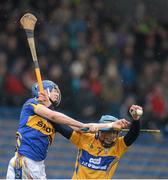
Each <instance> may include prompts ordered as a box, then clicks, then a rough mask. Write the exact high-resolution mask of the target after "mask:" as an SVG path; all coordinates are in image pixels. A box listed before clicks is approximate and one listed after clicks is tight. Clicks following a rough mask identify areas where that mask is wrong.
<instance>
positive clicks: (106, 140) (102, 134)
mask: <svg viewBox="0 0 168 180" xmlns="http://www.w3.org/2000/svg"><path fill="white" fill-rule="evenodd" d="M117 120H118V119H117V118H116V117H114V116H110V115H104V116H102V117H101V119H100V120H99V123H110V122H115V121H117ZM119 133H120V131H118V130H116V129H113V128H102V129H100V130H99V132H98V138H99V141H100V142H101V144H102V146H103V147H105V148H110V147H112V146H113V145H114V144H115V143H116V141H117V140H118V137H119Z"/></svg>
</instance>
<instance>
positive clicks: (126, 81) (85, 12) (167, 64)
mask: <svg viewBox="0 0 168 180" xmlns="http://www.w3.org/2000/svg"><path fill="white" fill-rule="evenodd" d="M108 2H109V1H107V0H106V1H103V0H92V1H89V0H83V1H82V0H48V1H41V0H25V1H21V0H13V1H2V2H1V7H0V94H1V96H0V105H1V106H19V105H22V103H23V102H24V101H25V100H26V98H28V97H29V96H30V95H31V86H32V84H33V83H34V82H35V81H36V78H35V74H34V67H33V66H34V65H33V63H32V58H31V55H30V50H29V47H28V45H27V42H26V35H25V32H24V31H23V29H22V28H21V26H20V24H19V19H20V17H21V16H22V15H23V14H24V13H25V12H31V13H33V14H34V15H35V16H36V17H37V18H38V21H37V24H36V28H35V43H36V49H37V54H38V60H39V63H40V69H41V73H42V77H43V79H49V80H52V81H54V82H56V83H57V84H58V85H59V87H60V89H61V92H62V104H61V109H63V110H67V111H70V112H73V113H75V114H77V115H79V117H81V118H82V119H87V120H90V119H96V118H99V117H100V115H101V114H105V113H109V114H112V115H114V116H117V117H121V118H123V117H125V118H128V108H129V106H130V105H131V104H136V103H137V104H139V105H141V106H143V108H144V116H143V121H142V124H143V127H145V128H161V129H163V132H164V131H165V132H166V131H167V129H168V21H165V20H162V19H159V20H158V19H157V18H156V17H152V16H150V15H148V13H147V10H146V7H145V4H143V3H138V4H137V6H136V9H135V12H134V14H133V15H132V16H131V17H130V16H128V17H125V19H124V18H123V17H120V16H119V15H117V13H116V12H115V13H114V14H113V12H111V9H110V7H109V6H108ZM166 126H167V128H166Z"/></svg>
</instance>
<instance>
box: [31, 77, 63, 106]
mask: <svg viewBox="0 0 168 180" xmlns="http://www.w3.org/2000/svg"><path fill="white" fill-rule="evenodd" d="M42 83H43V88H44V89H46V90H47V89H48V90H49V91H50V92H51V91H52V89H53V88H55V89H57V90H58V91H59V94H60V95H59V100H58V102H57V105H59V103H60V101H61V92H60V90H59V87H58V85H57V84H55V83H54V82H53V81H49V80H43V81H42ZM38 91H39V87H38V83H37V82H36V83H34V84H33V86H32V95H33V97H38Z"/></svg>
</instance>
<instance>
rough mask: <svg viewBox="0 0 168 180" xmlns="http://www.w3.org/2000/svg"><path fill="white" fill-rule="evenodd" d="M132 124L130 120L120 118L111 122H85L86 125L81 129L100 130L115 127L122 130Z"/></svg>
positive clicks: (84, 130) (88, 130)
mask: <svg viewBox="0 0 168 180" xmlns="http://www.w3.org/2000/svg"><path fill="white" fill-rule="evenodd" d="M129 125H130V122H128V121H127V120H125V119H119V120H117V121H115V122H110V123H100V124H99V123H88V124H84V127H83V128H82V129H81V130H82V131H83V132H91V133H93V132H97V131H98V130H100V129H102V128H113V129H116V130H121V129H123V128H128V126H129Z"/></svg>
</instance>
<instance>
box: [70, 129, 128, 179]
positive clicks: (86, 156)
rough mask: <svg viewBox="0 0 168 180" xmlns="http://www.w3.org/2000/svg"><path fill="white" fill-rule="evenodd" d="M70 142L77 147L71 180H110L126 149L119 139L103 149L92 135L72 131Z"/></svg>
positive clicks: (122, 141)
mask: <svg viewBox="0 0 168 180" xmlns="http://www.w3.org/2000/svg"><path fill="white" fill-rule="evenodd" d="M70 140H71V142H72V143H73V144H75V145H76V146H77V147H78V155H77V159H76V164H75V170H74V173H73V177H72V179H111V178H112V176H113V174H114V172H115V170H116V168H117V165H118V161H119V159H120V158H121V156H122V155H123V154H124V153H125V152H126V151H127V149H128V147H127V146H126V144H125V142H124V137H119V139H118V141H117V143H116V144H115V145H114V146H112V147H111V148H104V147H103V146H102V145H101V143H100V141H99V140H98V139H96V138H95V135H94V134H91V133H82V132H76V131H74V132H73V134H72V136H71V139H70Z"/></svg>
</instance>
